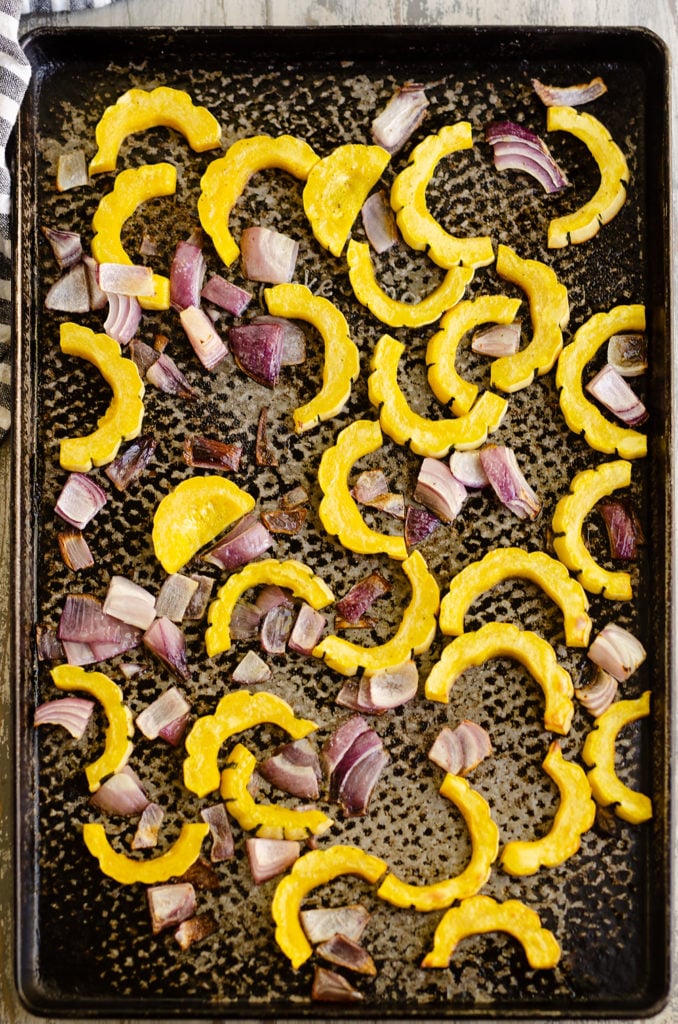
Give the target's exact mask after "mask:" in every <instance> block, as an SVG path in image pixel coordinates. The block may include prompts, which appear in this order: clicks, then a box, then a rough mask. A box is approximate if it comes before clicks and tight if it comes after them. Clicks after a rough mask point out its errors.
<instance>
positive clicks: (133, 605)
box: [104, 576, 155, 629]
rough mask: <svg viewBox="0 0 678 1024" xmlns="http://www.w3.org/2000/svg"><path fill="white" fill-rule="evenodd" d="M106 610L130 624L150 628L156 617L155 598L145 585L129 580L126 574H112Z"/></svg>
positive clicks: (105, 603)
mask: <svg viewBox="0 0 678 1024" xmlns="http://www.w3.org/2000/svg"><path fill="white" fill-rule="evenodd" d="M104 612H105V613H106V614H107V615H112V616H113V617H114V618H115V619H120V621H121V622H126V623H127V625H128V626H138V627H139V629H148V627H149V626H150V624H151V623H152V622H153V619H154V618H155V598H154V597H153V594H151V593H150V591H148V590H146V588H145V587H142V586H140V585H139V584H138V583H134V582H133V581H132V580H128V579H127V578H126V577H125V576H111V578H110V581H109V584H108V590H107V591H106V597H105V599H104Z"/></svg>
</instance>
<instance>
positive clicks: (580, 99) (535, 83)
mask: <svg viewBox="0 0 678 1024" xmlns="http://www.w3.org/2000/svg"><path fill="white" fill-rule="evenodd" d="M532 88H533V89H534V91H535V92H536V94H537V96H538V97H539V99H540V100H541V101H542V103H543V104H544V106H546V107H577V106H581V104H582V103H590V102H591V100H597V99H598V97H599V96H602V95H603V94H604V93H606V92H607V86H606V85H605V82H604V81H603V79H602V78H600V77H596V78H592V79H591V81H590V82H587V83H581V84H579V85H566V86H556V85H545V84H544V83H543V82H540V81H539V79H538V78H533V79H532Z"/></svg>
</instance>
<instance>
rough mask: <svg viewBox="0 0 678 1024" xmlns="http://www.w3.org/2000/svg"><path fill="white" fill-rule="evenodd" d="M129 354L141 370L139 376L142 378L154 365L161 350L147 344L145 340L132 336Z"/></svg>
mask: <svg viewBox="0 0 678 1024" xmlns="http://www.w3.org/2000/svg"><path fill="white" fill-rule="evenodd" d="M127 354H128V355H129V358H130V359H131V360H132V362H133V363H134V365H135V366H136V368H137V370H138V371H139V376H140V377H142V378H144V377H146V374H147V373H148V371H149V369H150V368H151V366H153V363H155V362H156V360H157V359H158V356H159V352H158V351H157V350H156V349H155V348H152V347H151V346H150V345H147V344H146V342H145V341H140V339H139V338H132V340H131V341H130V343H129V350H128V353H127Z"/></svg>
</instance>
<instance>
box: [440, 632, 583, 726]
mask: <svg viewBox="0 0 678 1024" xmlns="http://www.w3.org/2000/svg"><path fill="white" fill-rule="evenodd" d="M502 657H509V658H515V659H516V660H517V661H519V662H520V663H521V664H522V665H524V666H525V668H526V669H527V670H528V672H529V673H530V674H531V675H532V676H533V677H534V679H535V680H536V681H537V682H538V683H539V685H540V686H541V688H542V690H543V692H544V697H545V698H546V704H545V707H544V728H545V729H548V730H549V731H550V732H558V733H561V734H562V735H563V736H564V735H565V734H566V733H567V732H568V731H569V729H570V725H571V723H572V716H573V715H574V703H573V701H572V696H573V694H574V686H573V684H572V679H571V677H570V674H569V672H567V671H566V670H565V669H564V668H563V667H562V665H560V664H559V663H558V660H557V658H556V655H555V651H554V650H553V647H552V646H551V644H549V643H547V641H546V640H543V639H542V638H541V637H540V636H538V635H537V634H536V633H533V632H532V631H531V630H528V629H519V628H518V626H515V625H514V624H513V623H511V622H490V623H488V624H487V625H486V626H481V628H480V629H478V630H475V631H474V632H472V633H462V634H461V635H460V636H458V637H457V639H456V640H453V641H452V643H450V644H448V645H447V647H445V649H444V651H443V653H442V655H441V657H440V660H439V661H438V662H437V663H436V664H435V665H434V666H433V668H432V669H431V672H430V673H429V676H428V678H427V680H426V685H425V689H424V694H425V696H426V697H427V699H428V700H435V701H440V702H441V703H443V704H447V703H449V699H450V691H451V689H452V686H453V685H454V683H455V682H456V680H457V679H458V678H459V676H460V675H461V674H462V672H464V670H465V669H467V668H469V667H470V666H471V665H483V664H484V663H485V662H486V661H489V660H490V659H491V658H502Z"/></svg>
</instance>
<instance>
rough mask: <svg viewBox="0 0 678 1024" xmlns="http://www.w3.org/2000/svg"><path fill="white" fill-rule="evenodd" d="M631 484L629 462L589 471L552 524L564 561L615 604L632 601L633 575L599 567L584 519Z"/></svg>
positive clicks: (577, 478)
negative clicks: (586, 537) (585, 532)
mask: <svg viewBox="0 0 678 1024" xmlns="http://www.w3.org/2000/svg"><path fill="white" fill-rule="evenodd" d="M630 483H631V463H630V462H628V461H626V460H625V459H618V460H617V461H615V462H604V463H602V464H601V465H600V466H596V467H595V468H594V469H585V470H583V471H582V472H581V473H577V475H576V476H575V477H574V479H573V480H572V483H571V484H570V493H569V494H566V495H565V496H564V497H563V498H561V499H560V501H559V502H558V504H557V505H556V510H555V512H554V513H553V520H552V522H551V525H552V527H553V533H554V538H553V547H554V549H555V552H556V554H557V555H558V558H559V559H560V561H561V562H562V563H563V564H564V565H566V566H567V568H568V569H569V570H570V571H571V572H573V573H574V574H575V576H576V577H577V579H578V580H579V582H580V583H581V585H582V587H584V589H585V590H588V591H589V593H592V594H603V596H604V597H607V598H609V599H610V600H611V601H629V600H630V599H631V597H632V589H631V574H630V573H628V572H624V571H623V570H618V571H612V570H610V569H605V568H603V566H601V565H599V564H598V562H596V560H595V559H594V558H593V556H592V555H591V552H590V551H589V549H588V548H587V547H586V544H585V543H584V538H583V535H582V530H583V526H584V520H585V519H586V516H587V515H588V514H589V512H591V511H592V509H593V507H594V506H595V504H596V502H598V501H600V499H601V498H604V497H605V496H606V495H609V494H611V493H612V492H613V491H614V490H616V489H617V488H619V487H628V486H629V485H630Z"/></svg>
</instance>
